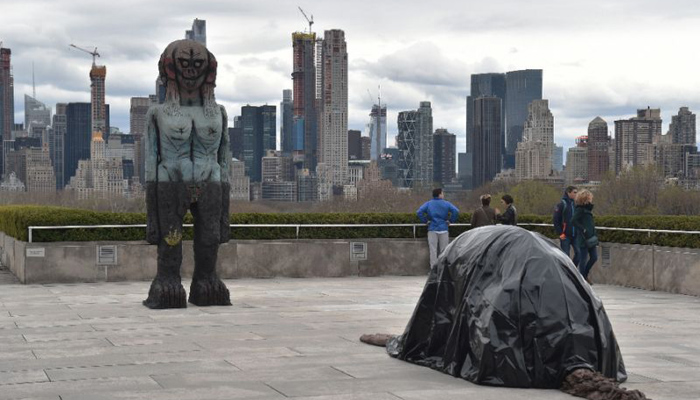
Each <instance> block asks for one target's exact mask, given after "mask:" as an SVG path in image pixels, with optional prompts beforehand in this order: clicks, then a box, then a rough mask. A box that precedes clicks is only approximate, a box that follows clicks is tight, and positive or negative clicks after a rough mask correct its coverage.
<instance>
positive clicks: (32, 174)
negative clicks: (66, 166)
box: [23, 143, 56, 193]
mask: <svg viewBox="0 0 700 400" xmlns="http://www.w3.org/2000/svg"><path fill="white" fill-rule="evenodd" d="M23 151H25V152H26V157H27V161H26V162H27V177H26V181H25V182H24V183H25V185H26V187H27V192H43V193H50V192H55V191H56V175H55V173H54V169H53V166H52V165H51V155H50V154H49V146H48V143H47V144H46V145H44V146H42V147H41V148H37V147H33V148H29V149H24V150H23Z"/></svg>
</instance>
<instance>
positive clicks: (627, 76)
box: [0, 0, 700, 151]
mask: <svg viewBox="0 0 700 400" xmlns="http://www.w3.org/2000/svg"><path fill="white" fill-rule="evenodd" d="M297 5H299V6H301V7H302V8H303V9H304V10H305V11H306V12H307V14H313V17H314V20H315V24H314V31H323V30H325V29H343V30H344V31H345V38H346V40H347V43H348V45H347V47H348V54H349V55H348V59H349V69H350V71H349V79H350V82H349V103H350V104H349V107H350V113H349V128H350V129H360V130H363V131H364V126H365V124H366V123H367V122H368V119H369V117H368V114H369V110H370V108H371V105H372V102H373V101H376V96H377V86H378V85H380V84H381V88H382V89H381V92H382V102H385V103H387V104H388V107H389V108H388V112H389V115H388V120H389V143H393V137H394V136H395V135H396V116H397V114H398V112H399V111H403V110H409V109H416V108H417V107H418V103H419V102H420V101H422V100H429V101H432V105H433V120H434V128H436V129H437V128H440V127H444V128H447V129H449V131H450V132H452V133H455V134H457V137H458V142H457V146H458V151H464V146H465V137H464V136H465V124H466V116H465V114H466V112H465V103H466V101H465V97H466V95H467V94H468V92H469V76H470V75H471V74H473V73H484V72H505V71H509V70H517V69H527V68H540V69H543V70H544V97H545V98H547V99H549V101H550V108H551V109H552V112H553V114H554V118H555V141H556V142H557V143H559V144H563V145H564V146H565V148H567V147H570V146H572V145H573V141H574V138H575V137H576V136H579V135H583V134H586V129H587V126H588V122H590V121H591V120H592V119H593V118H594V117H596V116H601V117H602V118H604V119H605V120H606V121H608V124H609V129H610V131H611V132H612V130H613V123H612V122H613V121H614V120H616V119H621V118H629V117H631V116H633V115H634V114H635V113H636V109H637V108H646V107H647V106H651V107H652V108H661V112H662V117H663V119H664V132H666V130H667V127H668V123H669V122H670V120H671V115H673V114H676V113H677V112H678V108H679V107H681V106H688V107H690V109H691V110H692V111H694V112H697V111H698V110H699V109H700V92H698V87H699V86H700V85H699V83H700V73H698V62H697V53H698V49H697V47H696V42H697V38H698V37H700V2H697V1H691V0H667V1H665V2H658V1H651V0H634V1H631V0H606V1H599V0H589V1H585V2H583V1H577V2H574V1H564V0H533V1H530V2H524V1H522V0H507V1H496V0H491V1H484V0H480V1H472V0H455V1H433V2H426V1H413V0H353V1H338V0H324V1H311V0H299V1H297V2H294V1H282V0H255V1H250V0H246V1H239V0H225V1H191V0H189V1H182V0H169V1H143V0H142V1H133V0H120V1H103V0H70V1H69V0H43V1H42V0H22V1H14V0H1V3H0V41H4V47H9V48H11V49H12V63H13V66H14V76H15V107H16V114H15V119H16V121H17V122H21V121H23V120H24V114H23V107H24V106H23V98H24V94H25V93H26V94H31V93H32V63H34V65H35V71H36V94H37V98H38V99H39V100H41V101H43V102H45V103H46V104H47V105H49V106H51V107H52V108H55V104H56V103H57V102H79V101H85V102H87V101H89V100H90V81H89V78H88V72H89V69H90V65H91V57H90V55H88V54H85V53H82V52H80V51H77V50H75V49H72V48H70V47H69V46H68V45H69V44H71V43H74V44H76V45H78V46H83V47H87V48H91V47H97V48H98V51H99V53H100V54H101V56H102V57H101V58H100V59H99V63H101V64H104V65H106V66H107V83H106V85H107V102H108V103H109V104H110V106H111V122H112V125H113V126H118V127H119V128H120V129H121V130H122V131H124V132H128V131H129V98H130V97H134V96H147V95H149V94H151V93H154V91H155V88H154V86H155V83H154V82H155V78H156V75H157V61H158V58H159V55H160V53H161V52H162V50H163V49H164V48H165V46H166V45H167V44H168V43H170V42H171V41H173V40H177V39H181V38H183V37H184V32H185V30H186V29H190V27H191V25H192V20H193V19H194V18H199V19H204V20H206V21H207V44H208V47H209V49H210V50H211V51H212V53H214V55H215V56H216V57H217V59H218V61H219V66H220V67H219V74H218V80H217V85H218V86H217V92H216V95H217V99H218V101H219V102H220V103H222V104H224V105H225V106H226V108H227V110H228V114H229V117H230V118H233V116H234V115H238V114H239V113H240V107H241V106H242V105H245V104H251V105H261V104H265V103H267V104H274V105H278V106H279V102H280V101H281V97H282V90H283V89H291V87H292V80H291V70H292V46H291V33H292V32H294V31H303V30H305V29H308V25H307V23H306V20H305V19H304V18H303V16H302V15H301V13H300V12H299V10H298V9H297ZM368 89H369V91H370V92H371V96H372V98H370V94H368ZM278 113H279V110H278Z"/></svg>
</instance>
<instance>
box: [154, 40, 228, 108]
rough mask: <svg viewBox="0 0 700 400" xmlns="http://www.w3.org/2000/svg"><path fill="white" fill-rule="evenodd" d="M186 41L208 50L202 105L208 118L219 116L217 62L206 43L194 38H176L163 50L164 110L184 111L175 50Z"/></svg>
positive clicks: (202, 88) (161, 57)
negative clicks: (215, 91)
mask: <svg viewBox="0 0 700 400" xmlns="http://www.w3.org/2000/svg"><path fill="white" fill-rule="evenodd" d="M186 42H192V43H196V44H197V45H198V46H201V47H203V48H204V49H205V50H206V51H207V58H208V61H209V63H208V65H209V66H208V68H207V71H206V78H205V79H204V83H202V87H201V89H200V95H201V96H202V106H203V107H204V116H206V117H208V118H214V117H215V116H218V115H219V113H220V111H219V106H218V105H217V104H216V98H215V96H214V88H215V87H216V69H217V66H218V64H217V62H216V58H215V57H214V55H213V54H212V53H211V52H210V51H209V50H207V48H206V47H204V45H202V44H200V43H197V42H195V41H194V40H188V39H183V40H176V41H174V42H172V43H170V44H169V45H168V47H166V48H165V50H164V51H163V54H161V56H160V60H159V61H158V72H159V74H160V80H161V82H162V83H163V85H165V104H164V105H163V110H164V111H165V113H166V114H167V115H170V116H180V115H182V112H181V111H180V88H179V87H178V84H177V78H176V71H175V51H177V49H178V47H179V46H180V45H181V44H185V43H186Z"/></svg>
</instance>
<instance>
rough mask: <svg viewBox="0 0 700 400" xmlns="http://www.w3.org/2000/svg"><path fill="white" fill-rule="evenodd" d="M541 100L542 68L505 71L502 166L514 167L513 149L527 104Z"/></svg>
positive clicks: (520, 136) (523, 120) (526, 110)
mask: <svg viewBox="0 0 700 400" xmlns="http://www.w3.org/2000/svg"><path fill="white" fill-rule="evenodd" d="M533 100H542V70H541V69H526V70H521V71H510V72H507V73H506V101H505V114H506V118H505V120H506V143H505V146H506V155H505V159H504V166H505V167H506V168H514V167H515V150H516V149H517V148H518V143H519V142H520V141H521V140H522V137H523V129H524V126H525V120H527V116H528V105H529V104H530V103H532V101H533Z"/></svg>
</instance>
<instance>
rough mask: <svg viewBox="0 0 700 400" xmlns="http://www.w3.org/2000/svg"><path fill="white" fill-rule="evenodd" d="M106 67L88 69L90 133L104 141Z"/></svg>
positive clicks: (105, 130) (105, 131) (107, 136)
mask: <svg viewBox="0 0 700 400" xmlns="http://www.w3.org/2000/svg"><path fill="white" fill-rule="evenodd" d="M106 78H107V67H105V66H104V65H95V64H94V63H93V64H92V68H91V69H90V82H91V83H90V103H91V107H92V114H91V115H92V120H91V124H92V125H91V132H100V133H101V134H102V137H103V138H104V140H105V141H106V140H109V124H108V121H107V107H106V104H105V94H106V93H105V79H106Z"/></svg>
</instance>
